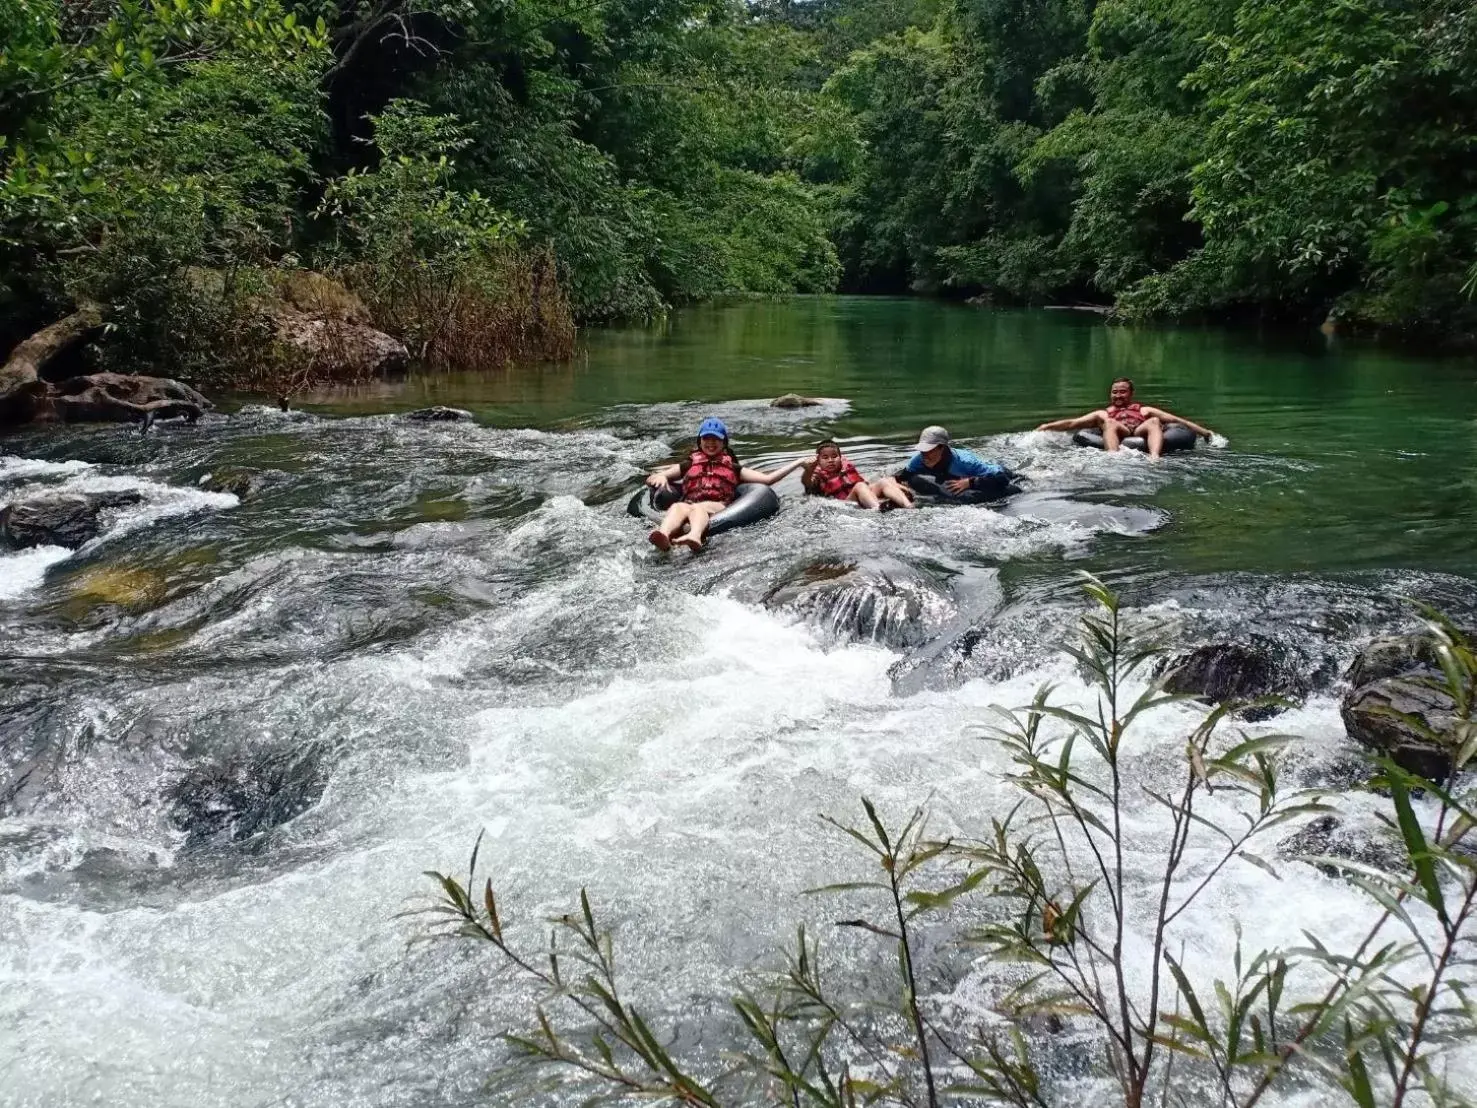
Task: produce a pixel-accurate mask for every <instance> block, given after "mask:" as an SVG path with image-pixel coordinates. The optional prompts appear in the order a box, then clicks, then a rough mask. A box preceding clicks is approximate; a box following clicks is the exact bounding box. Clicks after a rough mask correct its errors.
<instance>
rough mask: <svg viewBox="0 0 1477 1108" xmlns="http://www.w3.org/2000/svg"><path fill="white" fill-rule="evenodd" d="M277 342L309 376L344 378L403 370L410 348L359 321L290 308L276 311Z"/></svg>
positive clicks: (407, 360) (342, 379)
mask: <svg viewBox="0 0 1477 1108" xmlns="http://www.w3.org/2000/svg"><path fill="white" fill-rule="evenodd" d="M276 332H277V341H278V342H279V343H281V344H282V345H283V346H284V347H286V348H287V349H288V350H290V351H292V352H293V353H294V354H295V355H296V356H297V357H299V358H301V359H302V360H303V362H304V364H305V368H306V372H307V373H309V374H310V375H311V376H315V377H322V378H328V379H330V380H337V381H345V380H353V379H356V378H360V377H376V376H379V375H381V374H386V373H394V372H397V371H399V370H402V369H404V368H405V367H406V365H407V364H408V363H409V362H410V351H408V350H407V349H406V348H405V344H404V343H403V342H401V341H400V340H399V339H396V338H392V337H390V336H389V335H387V334H385V333H384V332H383V331H377V330H375V329H374V328H373V327H370V326H368V325H366V324H362V323H347V322H344V321H342V320H337V319H314V318H313V317H312V316H307V315H303V314H302V313H300V312H298V311H296V310H292V309H286V308H284V309H282V310H281V311H279V313H278V316H277V322H276Z"/></svg>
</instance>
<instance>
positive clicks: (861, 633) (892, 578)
mask: <svg viewBox="0 0 1477 1108" xmlns="http://www.w3.org/2000/svg"><path fill="white" fill-rule="evenodd" d="M764 604H765V606H766V607H768V608H770V609H778V610H784V611H790V612H794V613H796V614H798V615H800V616H802V617H804V618H805V619H807V620H809V621H810V622H812V623H816V624H819V625H820V626H821V627H823V628H825V629H826V630H827V631H829V632H831V633H832V634H835V635H838V636H840V637H842V638H847V639H854V640H861V641H865V642H877V643H881V644H883V645H884V646H891V647H903V646H913V645H916V644H918V643H921V642H923V641H924V640H925V639H927V638H929V637H930V636H932V635H933V634H935V633H937V631H938V629H939V627H940V626H941V625H942V624H943V623H944V622H945V621H947V620H948V619H949V618H950V617H952V616H953V615H954V613H955V611H956V610H957V608H956V605H955V603H954V598H953V596H952V593H951V591H950V589H949V587H948V585H947V584H945V583H944V582H943V581H942V580H940V579H939V577H938V576H937V575H935V574H932V573H929V572H927V571H926V570H923V569H920V568H918V567H915V566H912V565H909V564H908V563H906V562H903V561H900V560H898V559H896V558H868V559H865V560H860V561H850V560H847V561H842V560H827V561H821V562H814V563H812V564H810V565H807V566H805V567H804V568H802V569H801V570H800V571H799V572H798V573H795V574H793V575H792V576H791V577H789V578H788V579H786V580H785V581H783V582H781V583H780V584H779V585H778V586H776V587H775V588H774V589H772V590H771V591H770V592H769V594H768V595H767V596H765V598H764Z"/></svg>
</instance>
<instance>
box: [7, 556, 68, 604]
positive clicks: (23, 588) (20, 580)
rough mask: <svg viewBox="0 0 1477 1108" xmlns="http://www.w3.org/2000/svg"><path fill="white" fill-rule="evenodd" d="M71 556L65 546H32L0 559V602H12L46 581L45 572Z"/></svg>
mask: <svg viewBox="0 0 1477 1108" xmlns="http://www.w3.org/2000/svg"><path fill="white" fill-rule="evenodd" d="M71 556H72V552H71V551H70V550H68V549H67V548H66V547H65V546H33V547H31V548H30V549H28V550H22V551H19V552H18V553H15V554H6V555H4V556H3V557H0V600H14V599H15V598H16V597H18V596H24V595H25V594H26V593H28V592H30V591H31V590H32V589H35V588H37V587H38V586H39V585H40V584H41V583H42V582H43V581H45V580H46V571H47V570H48V569H50V568H51V567H52V566H54V565H56V564H57V563H58V562H64V561H66V560H67V559H68V558H70V557H71Z"/></svg>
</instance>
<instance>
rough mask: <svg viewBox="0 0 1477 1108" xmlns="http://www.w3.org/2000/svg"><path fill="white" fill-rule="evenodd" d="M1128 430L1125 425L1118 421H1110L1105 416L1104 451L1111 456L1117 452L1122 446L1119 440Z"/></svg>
mask: <svg viewBox="0 0 1477 1108" xmlns="http://www.w3.org/2000/svg"><path fill="white" fill-rule="evenodd" d="M1126 430H1127V428H1126V427H1124V426H1123V424H1121V423H1119V422H1118V421H1117V420H1116V419H1109V418H1107V417H1106V416H1104V417H1103V449H1104V450H1106V451H1107V452H1108V453H1109V454H1112V453H1113V452H1115V451H1116V450H1117V449H1118V447H1119V445H1120V442H1119V440H1120V439H1121V438H1122V437H1123V435H1124V432H1125V431H1126Z"/></svg>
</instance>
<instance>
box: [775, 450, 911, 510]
mask: <svg viewBox="0 0 1477 1108" xmlns="http://www.w3.org/2000/svg"><path fill="white" fill-rule="evenodd" d="M800 480H801V482H802V483H803V484H804V485H805V491H806V492H808V493H812V494H814V495H815V496H828V497H831V498H832V499H834V500H849V501H853V502H854V503H857V504H860V505H861V506H862V507H863V508H880V507H881V506H882V501H883V500H886V501H887V502H888V504H890V505H895V506H896V507H899V508H911V507H913V494H912V491H911V490H909V489H906V488H904V487H903V486H902V485H900V484H899V483H898V482H897V481H895V480H894V479H893V478H891V477H884V478H882V480H880V481H872V482H870V483H868V481H867V479H866V478H865V477H863V476H862V475H861V474H860V473H858V472H857V468H856V466H854V465H852V464H851V462H849V461H847V459H846V457H845V456H844V455H843V454H842V453H841V447H839V446H837V445H836V443H835V441H834V440H832V439H826V440H825V441H824V442H822V443H821V444H820V445H819V446H817V447H816V448H815V457H814V458H812V459H811V460H810V461H808V462H806V463H805V472H804V473H803V474H801V476H800Z"/></svg>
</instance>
